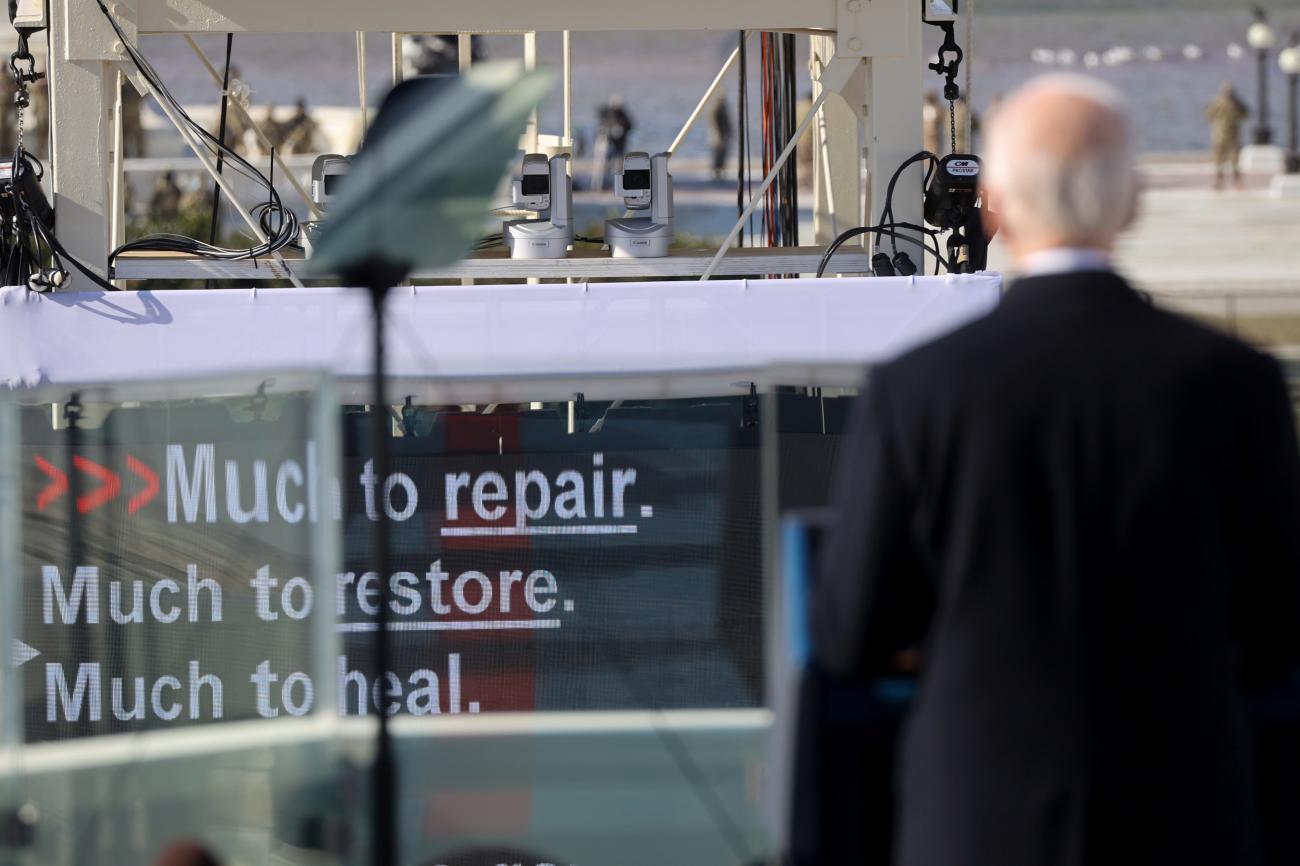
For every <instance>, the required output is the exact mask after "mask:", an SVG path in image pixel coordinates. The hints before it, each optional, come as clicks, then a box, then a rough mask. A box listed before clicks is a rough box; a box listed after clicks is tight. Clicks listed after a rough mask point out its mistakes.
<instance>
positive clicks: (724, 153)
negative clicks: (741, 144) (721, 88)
mask: <svg viewBox="0 0 1300 866" xmlns="http://www.w3.org/2000/svg"><path fill="white" fill-rule="evenodd" d="M732 132H733V130H732V125H731V109H730V108H728V107H727V98H726V97H725V96H722V95H721V94H719V96H718V98H717V100H716V101H715V104H714V106H713V112H712V113H711V114H710V115H709V150H710V151H711V152H712V154H713V179H714V180H722V173H723V170H724V169H726V167H727V157H728V156H729V155H730V154H731V143H732Z"/></svg>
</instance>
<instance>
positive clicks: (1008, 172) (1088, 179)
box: [986, 74, 1138, 244]
mask: <svg viewBox="0 0 1300 866" xmlns="http://www.w3.org/2000/svg"><path fill="white" fill-rule="evenodd" d="M1031 91H1032V92H1048V93H1051V94H1052V95H1054V96H1055V95H1059V96H1063V97H1073V98H1075V99H1078V100H1083V101H1085V102H1089V103H1092V104H1093V105H1095V106H1097V107H1098V108H1100V109H1102V110H1103V111H1104V113H1105V115H1107V116H1108V117H1107V120H1106V122H1101V123H1096V124H1093V125H1091V126H1089V127H1087V128H1085V129H1084V131H1083V134H1082V136H1081V139H1082V140H1073V141H1069V140H1067V141H1065V142H1064V143H1063V144H1064V146H1060V147H1021V148H1018V149H1016V148H1009V147H1008V146H1007V145H1006V142H1005V139H1006V138H1007V137H1014V136H1015V130H1007V129H1003V128H1002V126H999V125H998V124H997V123H996V122H995V124H994V129H993V132H992V134H991V136H990V148H989V159H988V166H987V169H986V175H987V177H988V181H989V183H990V185H991V186H993V187H994V188H996V189H997V190H998V191H999V192H1000V193H1001V194H1002V201H1001V202H1000V207H999V210H1001V211H1002V213H1003V215H1004V218H1005V219H1006V220H1007V221H1008V222H1009V223H1011V224H1013V225H1014V224H1019V225H1022V226H1023V225H1027V224H1034V225H1035V226H1037V227H1038V229H1039V230H1041V231H1043V232H1048V233H1051V234H1053V235H1055V236H1056V237H1059V238H1061V239H1062V240H1064V241H1066V242H1069V243H1078V244H1092V243H1097V242H1108V241H1109V240H1111V239H1113V238H1114V237H1115V236H1117V235H1119V234H1120V233H1121V232H1122V231H1123V230H1124V228H1125V227H1126V225H1127V223H1128V221H1129V219H1130V218H1131V215H1132V207H1133V202H1134V199H1135V196H1136V194H1137V184H1138V182H1137V173H1136V170H1135V165H1134V164H1135V151H1136V148H1135V146H1134V141H1133V133H1132V127H1131V124H1130V121H1129V114H1128V108H1127V104H1126V101H1125V99H1124V97H1123V96H1122V95H1121V94H1120V93H1119V91H1117V90H1116V89H1115V88H1113V87H1111V86H1110V85H1107V84H1104V83H1102V82H1101V81H1098V80H1096V79H1093V78H1087V77H1085V76H1082V75H1068V74H1060V75H1048V76H1044V77H1042V78H1039V79H1036V80H1035V81H1033V82H1031V83H1030V84H1028V85H1026V86H1025V88H1024V89H1023V90H1022V91H1021V93H1022V94H1023V93H1027V92H1031ZM1009 151H1014V152H1009Z"/></svg>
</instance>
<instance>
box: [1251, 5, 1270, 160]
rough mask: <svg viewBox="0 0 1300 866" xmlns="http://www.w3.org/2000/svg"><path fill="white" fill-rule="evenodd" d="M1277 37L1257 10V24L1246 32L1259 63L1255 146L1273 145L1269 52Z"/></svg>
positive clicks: (1259, 10)
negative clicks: (1269, 115) (1269, 112)
mask: <svg viewBox="0 0 1300 866" xmlns="http://www.w3.org/2000/svg"><path fill="white" fill-rule="evenodd" d="M1274 39H1275V36H1274V34H1273V28H1272V27H1270V26H1269V25H1268V16H1267V15H1266V14H1265V13H1264V11H1263V10H1262V9H1256V10H1255V23H1254V24H1252V25H1250V29H1249V30H1247V31H1246V42H1247V43H1249V45H1250V47H1251V48H1253V49H1255V59H1256V60H1257V61H1258V63H1259V93H1258V97H1259V111H1258V114H1257V120H1256V123H1255V136H1254V139H1255V144H1272V143H1273V129H1272V127H1270V126H1269V125H1268V52H1269V51H1270V50H1271V49H1272V48H1273V42H1274Z"/></svg>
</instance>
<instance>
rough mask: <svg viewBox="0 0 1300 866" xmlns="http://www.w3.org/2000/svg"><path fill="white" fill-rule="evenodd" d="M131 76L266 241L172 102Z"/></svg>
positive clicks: (277, 257) (277, 256)
mask: <svg viewBox="0 0 1300 866" xmlns="http://www.w3.org/2000/svg"><path fill="white" fill-rule="evenodd" d="M131 77H132V81H138V82H139V83H141V84H143V85H144V86H145V89H147V90H148V91H149V95H150V96H152V97H153V98H154V102H156V103H158V107H159V108H161V109H162V110H163V114H165V115H167V119H168V120H170V121H171V122H172V126H174V127H176V131H177V132H179V133H180V134H181V138H183V139H185V143H186V144H188V145H189V147H190V150H192V151H194V155H195V156H197V157H198V158H199V162H201V163H203V167H204V168H205V169H207V172H208V174H209V175H211V177H212V179H213V181H215V182H216V184H217V186H218V187H220V188H221V191H222V192H224V193H225V194H226V198H228V199H230V204H231V205H232V206H233V207H234V208H235V210H236V211H237V212H238V213H239V215H240V216H241V217H243V219H244V222H245V223H246V224H247V225H248V228H249V229H250V230H251V231H252V233H253V237H255V238H257V240H258V242H260V243H266V235H264V234H263V233H262V227H261V226H260V225H258V222H257V220H256V219H254V218H253V215H252V214H250V213H249V212H248V209H247V208H245V207H244V206H243V205H242V204H240V203H239V199H238V198H236V197H235V190H234V189H233V188H232V187H231V186H230V181H228V180H227V179H226V176H225V175H223V174H221V173H220V172H218V171H217V165H216V163H215V162H213V161H212V154H210V153H208V149H207V147H206V146H205V145H203V144H202V143H201V142H200V141H199V140H198V139H197V137H196V136H195V135H194V133H193V131H192V130H191V129H190V128H189V127H188V126H187V125H186V124H185V123H183V122H182V121H181V119H180V117H179V116H177V114H176V111H175V109H173V108H172V106H171V104H170V103H169V102H167V100H165V99H163V98H162V97H161V96H159V95H158V93H157V91H155V90H154V87H153V85H152V84H151V83H150V82H149V81H148V79H146V78H145V77H144V76H143V75H140V74H139V73H132V76H131ZM272 256H273V257H274V258H275V260H276V261H277V262H279V263H280V266H281V267H282V268H284V272H285V273H286V274H288V275H289V279H290V280H291V281H292V282H293V284H294V285H295V286H297V287H298V288H300V289H301V288H302V287H303V286H302V282H301V281H300V280H299V279H298V277H297V276H296V275H295V274H294V272H293V271H292V270H290V269H289V264H288V262H286V261H285V260H284V256H282V255H280V253H279V252H275V253H272Z"/></svg>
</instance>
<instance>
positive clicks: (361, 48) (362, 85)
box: [357, 31, 370, 141]
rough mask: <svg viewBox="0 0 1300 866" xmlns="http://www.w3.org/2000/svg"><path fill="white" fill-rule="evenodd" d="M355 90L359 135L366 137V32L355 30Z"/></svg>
mask: <svg viewBox="0 0 1300 866" xmlns="http://www.w3.org/2000/svg"><path fill="white" fill-rule="evenodd" d="M357 92H358V95H359V102H360V107H361V136H360V138H359V139H358V141H360V140H361V139H364V138H365V137H366V127H367V126H368V125H369V124H370V106H369V105H367V104H366V34H365V33H363V32H360V31H358V32H357Z"/></svg>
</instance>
